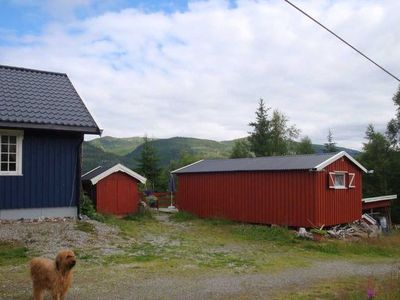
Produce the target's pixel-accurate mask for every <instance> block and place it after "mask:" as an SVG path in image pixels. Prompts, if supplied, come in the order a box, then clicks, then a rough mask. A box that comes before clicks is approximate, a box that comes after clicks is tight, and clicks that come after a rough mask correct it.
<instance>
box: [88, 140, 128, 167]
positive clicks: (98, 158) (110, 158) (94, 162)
mask: <svg viewBox="0 0 400 300" xmlns="http://www.w3.org/2000/svg"><path fill="white" fill-rule="evenodd" d="M82 157H83V159H82V160H83V161H82V174H84V173H86V172H88V171H90V170H92V169H94V168H96V167H98V166H100V165H103V166H104V165H112V164H115V163H118V162H120V161H121V156H118V155H116V154H113V153H109V152H104V151H103V150H102V149H100V148H97V147H96V146H93V145H92V144H90V142H83V146H82Z"/></svg>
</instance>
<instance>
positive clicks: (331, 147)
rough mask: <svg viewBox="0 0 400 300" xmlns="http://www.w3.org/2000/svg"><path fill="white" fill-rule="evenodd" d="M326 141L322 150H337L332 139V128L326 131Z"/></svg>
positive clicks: (329, 151)
mask: <svg viewBox="0 0 400 300" xmlns="http://www.w3.org/2000/svg"><path fill="white" fill-rule="evenodd" d="M327 138H328V142H327V143H325V144H324V152H325V153H331V152H337V148H336V143H335V142H334V141H333V133H332V130H331V129H329V131H328V137H327Z"/></svg>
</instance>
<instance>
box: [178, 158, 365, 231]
mask: <svg viewBox="0 0 400 300" xmlns="http://www.w3.org/2000/svg"><path fill="white" fill-rule="evenodd" d="M333 171H347V172H350V173H355V179H354V180H355V181H354V183H355V186H356V187H355V188H354V189H350V188H348V189H342V190H335V189H330V188H329V185H328V183H329V182H328V180H329V179H328V177H329V172H333ZM361 176H362V174H361V171H360V170H359V169H358V168H357V167H356V166H355V165H353V164H352V163H351V162H350V161H349V160H348V159H347V158H343V159H339V160H338V161H336V162H334V163H332V164H331V165H329V166H327V167H326V168H325V171H322V172H310V171H276V172H225V173H224V172H220V173H193V174H178V181H179V183H178V191H177V206H178V208H179V209H181V210H184V211H188V212H191V213H193V214H195V215H198V216H200V217H206V218H215V217H216V218H225V219H229V220H235V221H242V222H249V223H260V224H278V225H288V226H304V227H314V226H321V225H326V226H329V225H336V224H340V223H348V222H352V221H354V220H357V219H359V218H360V217H361V191H362V189H361V186H362V181H361V180H362V179H361ZM346 184H347V185H348V175H346Z"/></svg>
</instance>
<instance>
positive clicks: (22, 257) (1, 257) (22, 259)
mask: <svg viewBox="0 0 400 300" xmlns="http://www.w3.org/2000/svg"><path fill="white" fill-rule="evenodd" d="M27 252H28V249H27V248H25V247H23V246H22V245H19V244H14V243H5V242H0V266H10V265H20V264H24V263H26V262H27V261H28V256H27Z"/></svg>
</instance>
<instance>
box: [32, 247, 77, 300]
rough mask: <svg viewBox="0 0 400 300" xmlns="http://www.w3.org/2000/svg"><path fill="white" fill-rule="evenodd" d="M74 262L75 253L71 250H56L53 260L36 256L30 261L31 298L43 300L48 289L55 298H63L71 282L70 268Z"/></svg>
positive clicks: (58, 299)
mask: <svg viewBox="0 0 400 300" xmlns="http://www.w3.org/2000/svg"><path fill="white" fill-rule="evenodd" d="M75 264H76V258H75V254H74V252H73V251H71V250H62V251H60V252H58V254H57V257H56V259H55V261H53V260H50V259H47V258H42V257H36V258H34V259H32V260H31V262H30V269H31V278H32V283H33V298H34V299H35V300H43V296H44V292H45V291H46V290H48V291H49V292H50V294H51V296H52V297H53V299H56V300H63V299H65V295H66V294H67V291H68V289H69V288H70V286H71V283H72V268H73V267H74V266H75Z"/></svg>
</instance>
